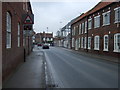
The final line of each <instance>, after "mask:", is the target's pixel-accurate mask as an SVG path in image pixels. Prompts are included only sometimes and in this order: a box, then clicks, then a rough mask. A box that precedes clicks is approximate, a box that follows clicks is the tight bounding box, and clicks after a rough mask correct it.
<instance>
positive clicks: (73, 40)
mask: <svg viewBox="0 0 120 90" xmlns="http://www.w3.org/2000/svg"><path fill="white" fill-rule="evenodd" d="M74 42H75V39H74V38H72V47H75V45H74Z"/></svg>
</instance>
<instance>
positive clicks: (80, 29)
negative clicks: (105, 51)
mask: <svg viewBox="0 0 120 90" xmlns="http://www.w3.org/2000/svg"><path fill="white" fill-rule="evenodd" d="M79 34H81V24H80V25H79Z"/></svg>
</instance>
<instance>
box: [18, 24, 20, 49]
mask: <svg viewBox="0 0 120 90" xmlns="http://www.w3.org/2000/svg"><path fill="white" fill-rule="evenodd" d="M18 47H20V24H19V23H18Z"/></svg>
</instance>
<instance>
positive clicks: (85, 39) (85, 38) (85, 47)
mask: <svg viewBox="0 0 120 90" xmlns="http://www.w3.org/2000/svg"><path fill="white" fill-rule="evenodd" d="M86 41H87V40H86V37H85V38H84V48H86Z"/></svg>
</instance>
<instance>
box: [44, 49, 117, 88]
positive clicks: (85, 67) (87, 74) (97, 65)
mask: <svg viewBox="0 0 120 90" xmlns="http://www.w3.org/2000/svg"><path fill="white" fill-rule="evenodd" d="M42 51H43V52H44V53H45V58H46V63H47V65H48V69H49V71H50V73H51V75H52V78H53V81H54V83H55V85H57V86H58V87H61V88H117V87H118V64H116V63H113V62H109V61H105V60H100V59H97V58H92V57H88V56H83V55H80V54H79V53H77V52H75V51H72V50H67V49H64V48H59V47H50V49H44V50H43V49H42Z"/></svg>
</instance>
